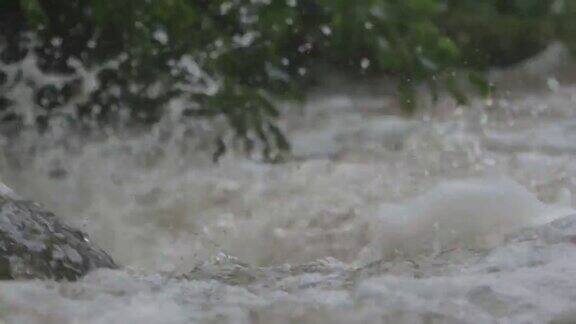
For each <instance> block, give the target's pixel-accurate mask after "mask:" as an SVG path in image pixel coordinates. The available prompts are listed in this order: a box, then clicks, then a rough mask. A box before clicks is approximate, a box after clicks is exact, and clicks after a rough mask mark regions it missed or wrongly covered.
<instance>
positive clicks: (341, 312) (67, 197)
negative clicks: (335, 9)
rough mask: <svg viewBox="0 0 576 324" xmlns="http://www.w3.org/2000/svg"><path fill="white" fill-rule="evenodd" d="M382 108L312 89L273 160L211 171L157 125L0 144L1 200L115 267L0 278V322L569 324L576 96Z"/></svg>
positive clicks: (557, 91) (575, 253)
mask: <svg viewBox="0 0 576 324" xmlns="http://www.w3.org/2000/svg"><path fill="white" fill-rule="evenodd" d="M386 105H388V106H394V102H393V101H392V100H391V99H389V97H387V96H372V95H367V94H364V93H360V94H357V93H346V92H340V93H337V92H321V93H318V94H316V95H315V96H312V98H311V100H310V101H309V103H308V104H307V107H306V108H305V109H304V110H302V111H299V109H288V108H287V118H286V119H285V121H284V124H283V127H284V128H285V129H287V130H288V134H289V136H290V138H291V139H292V141H293V145H294V158H293V159H292V160H291V161H289V162H287V163H285V164H272V165H271V164H263V163H259V162H257V161H251V160H248V159H245V158H244V157H241V156H234V155H228V156H225V157H224V158H223V159H222V160H221V161H220V163H219V164H217V165H215V164H212V163H211V162H210V161H209V160H210V159H209V155H205V156H203V155H202V154H198V153H197V152H195V151H194V150H183V149H182V146H183V143H185V137H183V136H184V135H182V134H183V133H184V132H180V133H179V132H178V131H177V130H176V131H173V132H172V133H170V134H171V136H169V137H166V136H165V132H164V130H165V129H164V128H162V127H164V126H162V125H160V126H159V127H158V129H157V130H156V131H154V132H151V133H149V134H146V135H142V136H139V137H137V138H128V139H119V138H109V139H106V140H104V141H100V142H95V143H83V144H82V145H81V146H82V149H81V150H76V151H74V150H72V151H73V152H70V150H65V149H63V148H59V147H58V146H57V145H56V144H55V143H58V141H59V140H60V138H59V137H58V135H51V136H43V137H37V136H36V137H35V136H34V135H32V134H31V135H27V136H23V137H22V138H20V139H18V141H19V142H18V143H14V142H13V143H7V144H5V148H6V149H5V150H4V155H3V156H2V159H0V174H1V175H2V176H1V178H2V180H3V181H4V182H5V183H6V185H8V186H9V187H11V188H13V189H14V191H15V192H17V193H18V194H19V195H21V196H24V197H27V198H31V199H34V200H36V201H39V202H41V203H43V204H44V205H45V206H46V207H48V208H49V209H51V210H53V211H54V212H55V213H57V214H58V215H60V216H61V217H63V218H64V219H65V220H66V221H67V222H68V223H70V224H71V225H74V226H76V227H79V228H82V229H83V230H84V231H86V232H87V233H88V234H89V235H90V238H91V240H92V241H94V242H96V243H97V244H98V245H99V246H101V247H102V248H104V249H105V250H107V251H108V252H109V253H110V254H111V255H112V256H113V257H114V258H115V260H116V261H117V262H118V263H119V264H121V265H123V268H122V269H121V270H98V271H95V272H93V273H91V274H89V275H88V276H87V277H85V278H83V279H81V280H80V281H79V282H74V283H68V282H60V283H57V282H51V281H8V282H1V283H0V319H1V321H4V322H6V323H191V322H201V323H294V322H298V323H351V322H360V323H374V322H386V323H492V322H494V323H496V322H497V323H541V322H549V321H556V322H557V323H564V322H565V323H568V322H570V321H571V320H572V321H573V320H575V319H576V279H575V278H576V216H571V215H576V211H574V210H573V208H574V200H573V199H574V194H575V193H576V163H574V154H575V153H576V119H575V118H574V116H575V114H576V87H573V86H560V87H557V88H554V89H547V90H545V91H542V92H539V93H533V94H525V93H521V94H520V95H516V96H515V95H509V96H502V97H497V98H495V99H494V100H493V101H492V102H485V101H484V100H475V101H473V103H472V104H471V105H470V107H456V106H455V105H454V103H453V102H452V101H450V100H448V99H446V100H443V101H441V102H440V103H439V104H437V105H436V106H435V107H430V108H429V109H426V110H424V112H423V113H422V114H420V115H417V116H415V117H412V118H403V117H400V116H398V114H392V113H390V112H389V110H386V109H383V108H382V107H384V106H386ZM169 126H170V125H169ZM168 128H170V127H168ZM32 147H34V150H33V151H34V152H35V153H34V154H33V155H30V154H29V152H30V151H31V148H32ZM10 154H12V155H10ZM1 321H0V322H1ZM562 321H564V322H562Z"/></svg>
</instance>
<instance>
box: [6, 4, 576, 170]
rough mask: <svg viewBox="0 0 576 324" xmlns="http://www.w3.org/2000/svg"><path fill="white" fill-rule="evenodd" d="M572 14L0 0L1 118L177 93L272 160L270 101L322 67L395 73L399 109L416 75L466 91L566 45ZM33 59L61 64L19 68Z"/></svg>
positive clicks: (85, 116)
mask: <svg viewBox="0 0 576 324" xmlns="http://www.w3.org/2000/svg"><path fill="white" fill-rule="evenodd" d="M575 18H576V3H575V2H574V1H569V0H357V1H350V0H162V1H159V0H122V1H110V0H66V1H61V0H0V125H2V127H5V126H6V125H9V126H10V127H9V128H10V130H11V131H13V132H14V131H15V132H17V131H18V130H20V129H24V128H26V127H35V128H37V129H38V131H40V132H42V131H45V130H47V129H49V128H50V127H51V126H50V125H51V123H50V120H52V119H53V118H54V117H55V116H62V115H65V116H66V118H67V120H69V122H70V123H71V124H73V125H75V127H78V128H82V129H84V130H87V131H90V130H94V129H101V128H104V127H105V128H107V129H118V128H126V127H141V128H144V129H146V128H147V127H151V126H152V125H154V124H156V123H157V122H158V121H159V120H161V118H162V117H163V116H164V115H165V111H166V106H167V105H168V103H169V102H170V101H173V100H180V101H183V102H186V103H187V105H186V107H185V109H183V110H182V111H181V118H182V119H184V120H185V119H190V118H194V119H199V118H204V119H212V118H225V119H226V121H227V123H228V125H229V128H230V130H232V131H233V132H234V134H235V137H236V138H237V139H238V141H240V142H241V143H243V147H244V149H245V150H246V152H248V153H250V152H251V151H252V150H253V149H254V147H259V148H260V150H262V151H263V153H264V154H263V155H264V157H265V158H266V159H268V160H270V161H273V160H277V159H279V158H281V157H282V155H283V153H285V152H287V151H289V143H288V140H287V139H286V138H285V137H284V135H283V133H282V131H281V130H280V129H279V127H278V124H277V121H278V118H279V117H280V116H279V111H278V109H277V106H276V104H275V103H276V102H278V101H279V100H283V99H291V100H301V99H302V98H303V94H304V93H306V90H307V89H308V88H309V87H310V86H313V85H314V84H316V83H317V82H318V81H319V80H321V79H322V77H323V75H324V73H323V72H324V71H326V70H330V69H331V70H337V71H339V72H342V73H345V74H348V75H350V76H351V77H362V76H375V75H387V76H391V77H392V78H393V79H394V80H396V83H397V89H398V91H397V94H398V99H399V100H400V102H401V103H402V105H403V107H404V108H405V111H406V112H408V113H410V112H412V111H413V110H414V109H416V108H417V102H416V96H415V92H416V89H417V88H419V87H421V86H426V87H429V89H430V91H431V93H432V94H437V93H438V92H440V91H446V92H448V93H450V94H451V95H452V96H454V98H455V99H456V100H458V101H460V102H462V103H464V102H465V101H466V96H465V95H464V93H465V92H463V91H462V90H461V89H460V88H461V86H462V85H461V82H459V81H461V79H462V78H460V77H458V78H457V77H456V76H457V75H458V76H461V75H467V76H468V81H469V82H470V83H471V84H473V85H474V86H475V88H476V89H478V90H479V91H480V93H481V94H483V95H486V94H487V93H488V92H489V91H490V86H489V84H488V83H487V82H486V80H485V77H484V72H486V71H487V70H488V69H490V68H492V67H504V66H510V65H513V64H515V63H518V62H520V61H522V60H524V59H526V58H529V57H531V56H533V55H534V54H536V53H538V52H539V51H541V50H543V49H544V48H545V47H546V46H547V45H549V44H550V43H552V42H555V41H562V42H564V43H565V44H566V45H567V46H568V47H569V48H576V42H575V40H576V19H575ZM30 62H32V63H30ZM30 64H34V65H35V67H36V68H38V69H39V71H41V72H42V73H43V74H44V75H46V76H50V75H58V76H59V77H58V78H49V77H46V78H44V79H42V82H31V81H30V80H24V79H23V78H22V77H21V76H22V73H19V72H18V71H22V69H30ZM457 79H458V80H459V81H458V82H457ZM22 83H27V85H26V86H27V87H28V88H30V89H31V91H32V93H33V99H34V100H33V101H31V102H30V105H32V106H33V107H28V108H30V109H31V110H30V109H23V107H22V105H19V104H16V101H17V99H18V98H17V97H18V96H21V95H22V94H21V93H18V94H14V89H16V88H18V87H19V86H22ZM383 109H385V108H383ZM24 110H26V111H24ZM30 111H32V113H30ZM215 147H217V148H218V152H219V153H218V154H220V153H222V152H223V151H224V149H225V144H224V142H223V141H222V139H218V140H217V143H216V146H215Z"/></svg>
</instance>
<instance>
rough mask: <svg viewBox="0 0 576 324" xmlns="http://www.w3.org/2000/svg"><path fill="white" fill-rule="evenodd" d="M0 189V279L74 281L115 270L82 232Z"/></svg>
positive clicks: (37, 206)
mask: <svg viewBox="0 0 576 324" xmlns="http://www.w3.org/2000/svg"><path fill="white" fill-rule="evenodd" d="M0 186H2V187H3V188H0V279H18V278H42V279H48V278H50V279H56V280H63V279H66V280H75V279H77V278H79V277H80V276H82V275H84V274H86V273H87V272H88V271H90V270H93V269H96V268H116V267H117V266H116V264H115V263H114V261H113V260H112V258H111V257H110V256H109V255H108V254H106V252H104V251H102V250H100V249H99V248H97V247H95V246H94V244H92V243H91V242H90V241H89V240H88V239H87V237H86V235H85V234H84V233H82V232H81V231H79V230H76V229H74V228H72V227H69V226H67V225H65V224H64V223H62V222H61V221H60V220H59V219H58V218H57V217H56V216H55V215H54V214H52V213H50V212H48V211H46V210H44V209H43V208H42V207H41V206H39V205H38V204H36V203H34V202H31V201H25V200H22V199H20V198H19V197H17V196H16V195H14V194H13V192H11V191H7V188H6V187H5V186H3V185H2V184H1V183H0ZM2 189H5V190H2Z"/></svg>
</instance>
